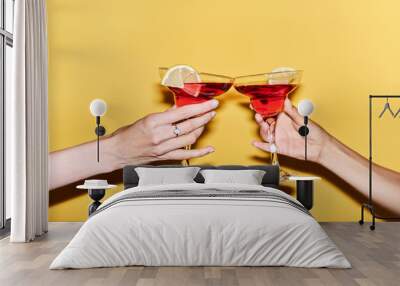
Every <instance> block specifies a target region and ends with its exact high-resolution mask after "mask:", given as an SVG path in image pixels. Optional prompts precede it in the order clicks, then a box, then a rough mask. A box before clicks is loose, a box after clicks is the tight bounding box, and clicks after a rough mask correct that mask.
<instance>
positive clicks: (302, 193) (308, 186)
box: [296, 180, 314, 210]
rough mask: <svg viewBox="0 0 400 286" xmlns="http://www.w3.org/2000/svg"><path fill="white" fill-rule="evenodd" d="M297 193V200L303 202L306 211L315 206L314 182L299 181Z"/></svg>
mask: <svg viewBox="0 0 400 286" xmlns="http://www.w3.org/2000/svg"><path fill="white" fill-rule="evenodd" d="M296 192H297V195H296V197H297V200H298V201H299V202H301V203H302V204H303V206H304V207H305V208H306V209H308V210H311V209H312V207H313V204H314V181H313V180H304V181H301V180H300V181H297V182H296Z"/></svg>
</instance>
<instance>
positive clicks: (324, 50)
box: [47, 0, 400, 221]
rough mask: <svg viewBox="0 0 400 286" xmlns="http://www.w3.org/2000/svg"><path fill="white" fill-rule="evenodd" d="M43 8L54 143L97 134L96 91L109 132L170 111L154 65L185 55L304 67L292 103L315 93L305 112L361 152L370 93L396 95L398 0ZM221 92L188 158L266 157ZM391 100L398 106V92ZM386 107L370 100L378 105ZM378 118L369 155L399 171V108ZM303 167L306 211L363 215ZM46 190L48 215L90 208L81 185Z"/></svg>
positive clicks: (217, 69) (244, 118)
mask: <svg viewBox="0 0 400 286" xmlns="http://www.w3.org/2000/svg"><path fill="white" fill-rule="evenodd" d="M47 11H48V37H49V117H50V118H49V120H50V122H49V124H50V147H51V151H54V150H59V149H62V148H66V147H69V146H72V145H76V144H79V143H82V142H85V141H88V140H92V139H94V133H93V128H94V119H93V117H92V116H91V115H90V114H89V110H88V105H89V102H90V101H91V100H92V99H94V98H103V99H105V100H106V101H107V103H108V106H109V111H108V113H107V115H106V116H105V117H104V119H103V123H104V125H105V127H106V128H107V132H108V133H110V132H111V131H113V130H115V129H117V128H118V127H120V126H122V125H125V124H129V123H131V122H133V121H135V120H137V119H139V118H140V117H142V116H144V115H146V114H148V113H151V112H156V111H161V110H164V109H166V108H167V107H168V106H169V103H168V101H166V100H165V95H164V94H163V93H162V91H161V89H160V88H159V85H158V83H159V75H158V70H157V68H158V67H159V66H171V65H174V64H178V63H180V64H189V65H192V66H194V67H195V68H197V69H198V70H200V71H205V72H212V73H218V74H226V75H232V76H236V75H245V74H254V73H260V72H267V71H270V70H271V69H272V68H274V67H278V66H291V67H295V68H298V69H303V70H304V76H303V84H302V86H301V88H300V89H299V90H298V91H297V92H296V93H295V94H293V95H292V99H293V101H294V102H295V103H296V102H298V101H299V100H301V99H303V98H309V99H312V100H313V102H314V103H315V105H316V110H315V113H313V114H312V119H313V120H315V121H317V122H318V123H320V124H321V125H322V126H323V127H324V128H325V129H327V130H328V131H329V132H330V133H332V134H333V135H334V136H336V137H337V138H338V139H339V140H341V141H343V142H344V143H345V144H347V145H349V146H351V147H352V148H354V149H355V150H357V151H358V152H360V153H361V154H363V155H367V152H368V95H369V94H374V93H380V94H384V93H398V94H400V69H399V68H400V37H399V35H400V33H399V32H400V17H399V16H398V11H400V1H397V0H386V1H376V0H357V1H350V0H335V1H320V0H304V1H293V0H292V1H290V0H279V1H277V0H274V1H271V0H247V1H233V0H218V1H215V0H201V1H193V0H186V1H182V0H168V1H162V0H158V1H155V0H146V1H137V0H136V1H132V0H124V1H122V0H121V1H109V0H85V1H82V0H48V1H47ZM220 99H221V107H220V108H219V109H218V114H217V117H216V119H215V120H214V122H213V123H212V124H211V126H210V128H209V130H210V132H208V133H207V134H206V135H205V136H203V137H202V138H201V140H200V142H199V144H198V146H205V145H208V144H212V145H213V146H215V148H216V152H215V153H214V154H212V155H210V156H208V157H206V158H204V159H199V160H193V161H192V163H211V164H262V163H265V162H267V158H268V156H267V154H265V153H262V152H260V151H257V150H256V149H255V148H253V147H252V146H251V145H250V142H251V140H252V139H254V138H256V137H257V136H258V135H257V132H258V130H257V126H256V124H255V122H253V121H252V113H251V111H250V110H248V108H246V107H245V106H243V105H241V103H246V102H247V98H245V97H244V96H240V95H239V94H237V93H236V92H235V91H234V90H233V89H232V90H230V91H229V92H228V93H227V94H225V95H223V96H221V97H220ZM392 103H393V104H392V105H393V106H394V107H396V110H397V108H400V100H397V102H396V100H393V101H392ZM382 107H383V102H381V103H380V102H377V109H376V110H375V111H374V114H375V115H377V114H379V110H380V109H381V108H382ZM378 109H379V110H378ZM374 122H375V123H374V124H375V128H376V130H377V131H376V138H377V139H376V140H375V142H376V144H377V147H376V149H375V151H376V161H377V162H378V163H381V164H383V165H385V166H387V167H391V168H395V169H397V170H399V169H400V159H399V155H398V149H397V148H398V146H399V139H400V135H399V134H400V133H399V131H400V128H399V122H400V118H399V119H396V120H392V119H389V118H387V119H381V120H378V119H376V120H374ZM282 163H284V164H283V165H287V164H289V165H293V162H291V161H290V160H289V161H288V160H283V161H282ZM338 164H340V162H338ZM295 167H296V169H298V167H301V166H300V165H299V164H298V165H297V166H295ZM301 169H302V168H301ZM312 170H314V171H312ZM308 171H310V169H309V170H308ZM311 173H314V174H317V175H323V176H324V179H323V180H322V181H320V182H318V183H317V185H316V192H315V207H314V209H313V211H312V213H313V214H314V215H315V217H316V218H317V219H318V220H320V221H354V220H358V219H359V202H358V201H357V200H355V199H354V198H353V196H351V195H350V194H352V192H353V190H351V188H350V187H348V186H346V185H345V184H343V183H342V182H340V181H338V180H337V178H335V177H333V176H331V175H328V174H327V173H326V172H325V171H323V172H322V173H321V172H320V171H319V170H318V168H315V167H312V168H311ZM366 175H367V174H366ZM366 179H367V177H366ZM119 190H120V189H119ZM50 196H51V207H50V213H49V218H50V220H52V221H77V220H78V221H79V220H84V219H85V218H86V216H87V205H88V204H89V203H90V200H89V198H88V197H87V195H85V193H84V192H82V191H76V190H74V188H73V187H68V188H64V189H62V190H54V191H51V193H50Z"/></svg>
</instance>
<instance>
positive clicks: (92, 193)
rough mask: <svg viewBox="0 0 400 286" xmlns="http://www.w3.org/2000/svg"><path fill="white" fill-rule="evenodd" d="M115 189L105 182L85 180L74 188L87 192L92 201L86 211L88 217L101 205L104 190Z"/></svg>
mask: <svg viewBox="0 0 400 286" xmlns="http://www.w3.org/2000/svg"><path fill="white" fill-rule="evenodd" d="M115 187H116V185H109V184H108V182H107V180H85V184H83V185H79V186H77V187H76V188H77V189H81V190H82V189H83V190H87V192H88V195H89V197H90V198H91V199H92V200H93V202H92V203H91V204H90V206H89V209H88V212H89V216H90V215H91V214H92V213H94V212H95V211H96V210H97V208H98V207H99V206H100V205H101V202H100V200H101V199H102V198H104V195H105V194H106V190H108V189H112V188H115Z"/></svg>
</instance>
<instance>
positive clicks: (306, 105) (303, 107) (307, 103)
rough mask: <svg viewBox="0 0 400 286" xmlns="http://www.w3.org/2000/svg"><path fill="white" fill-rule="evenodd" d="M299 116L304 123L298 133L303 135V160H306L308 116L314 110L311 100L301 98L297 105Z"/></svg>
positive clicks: (308, 131)
mask: <svg viewBox="0 0 400 286" xmlns="http://www.w3.org/2000/svg"><path fill="white" fill-rule="evenodd" d="M297 109H298V111H299V113H300V115H301V116H303V117H304V125H303V126H301V127H300V128H299V134H300V135H301V136H303V137H304V160H306V161H307V135H308V133H310V130H309V129H308V126H307V125H308V117H309V116H310V114H311V113H312V112H313V111H314V105H313V103H312V102H311V100H308V99H303V100H302V101H300V102H299V105H298V107H297Z"/></svg>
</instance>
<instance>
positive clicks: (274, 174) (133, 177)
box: [123, 165, 279, 189]
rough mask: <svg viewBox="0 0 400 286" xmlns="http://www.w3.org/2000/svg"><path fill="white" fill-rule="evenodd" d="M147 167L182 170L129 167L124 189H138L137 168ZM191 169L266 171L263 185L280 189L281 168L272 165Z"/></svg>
mask: <svg viewBox="0 0 400 286" xmlns="http://www.w3.org/2000/svg"><path fill="white" fill-rule="evenodd" d="M137 167H147V168H182V167H183V166H182V165H162V166H150V165H129V166H125V167H124V169H123V181H124V189H128V188H133V187H136V186H137V185H138V183H139V176H138V175H137V173H136V171H135V168H137ZM190 167H199V168H201V169H202V170H206V169H218V170H249V169H252V170H262V171H265V175H264V177H263V180H262V185H263V186H265V187H272V188H278V187H279V167H278V166H272V165H265V166H241V165H223V166H210V165H191V166H190ZM194 180H195V181H196V182H197V183H204V178H203V176H202V175H201V174H200V172H199V174H198V175H197V176H196V177H195V178H194Z"/></svg>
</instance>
